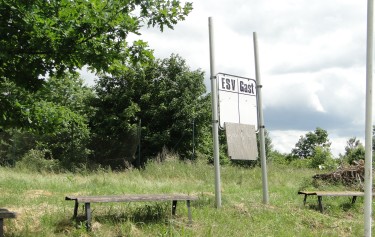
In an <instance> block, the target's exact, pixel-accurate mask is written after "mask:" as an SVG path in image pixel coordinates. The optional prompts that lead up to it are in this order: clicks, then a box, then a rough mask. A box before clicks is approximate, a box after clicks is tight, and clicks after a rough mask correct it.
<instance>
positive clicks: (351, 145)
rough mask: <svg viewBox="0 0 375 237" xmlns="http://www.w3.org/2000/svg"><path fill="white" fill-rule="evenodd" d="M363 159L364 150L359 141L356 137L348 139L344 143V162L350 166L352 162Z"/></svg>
mask: <svg viewBox="0 0 375 237" xmlns="http://www.w3.org/2000/svg"><path fill="white" fill-rule="evenodd" d="M364 159H365V148H364V146H363V145H362V143H361V141H360V140H358V139H357V138H356V137H352V138H350V139H349V140H348V141H347V142H346V146H345V155H344V160H346V161H347V162H348V163H349V164H352V163H353V161H357V160H364Z"/></svg>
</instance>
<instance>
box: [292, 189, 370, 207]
mask: <svg viewBox="0 0 375 237" xmlns="http://www.w3.org/2000/svg"><path fill="white" fill-rule="evenodd" d="M298 194H303V195H305V197H304V199H303V205H305V204H306V199H307V196H314V195H315V196H317V197H318V206H319V210H320V212H323V204H322V199H323V197H324V196H331V197H352V204H354V203H355V201H356V200H357V197H362V196H364V195H365V193H364V192H354V191H353V192H352V191H299V192H298ZM372 195H373V196H374V195H375V194H374V193H373V194H372Z"/></svg>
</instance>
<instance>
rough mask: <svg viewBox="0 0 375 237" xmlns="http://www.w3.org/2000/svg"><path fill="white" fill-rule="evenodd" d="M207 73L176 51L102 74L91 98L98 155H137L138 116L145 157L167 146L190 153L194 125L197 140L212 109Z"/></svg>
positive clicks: (100, 158) (121, 158)
mask: <svg viewBox="0 0 375 237" xmlns="http://www.w3.org/2000/svg"><path fill="white" fill-rule="evenodd" d="M203 79H204V78H203V72H201V71H199V70H196V71H191V70H190V69H189V67H188V66H187V65H186V62H185V61H184V60H183V59H182V58H181V57H179V56H176V55H172V56H171V57H170V58H167V59H163V60H154V61H150V62H149V64H148V65H147V66H144V67H140V66H138V65H135V66H133V67H132V68H129V69H127V70H124V71H118V72H117V74H116V75H112V76H102V77H100V80H99V82H98V85H97V87H96V94H97V97H98V98H97V99H96V100H94V101H93V104H94V106H95V107H96V109H97V112H96V114H95V116H94V118H93V120H92V129H93V131H94V135H95V140H94V147H95V148H96V151H97V152H96V153H95V159H96V160H98V161H101V162H104V161H105V159H108V157H111V159H116V160H118V161H119V162H120V164H121V162H122V164H123V163H124V162H123V161H124V160H127V161H128V162H132V161H134V152H135V148H136V143H137V137H136V129H137V126H138V124H139V123H140V122H141V126H142V131H141V134H142V144H141V146H142V156H143V157H151V156H155V155H157V154H158V153H159V152H160V151H161V150H162V148H163V147H164V146H166V148H168V149H170V150H174V151H176V152H178V153H179V154H180V155H182V156H183V157H186V158H189V157H191V155H192V154H191V151H192V149H193V144H192V135H193V131H192V130H193V126H194V133H195V134H194V136H195V139H196V140H195V144H199V143H200V140H201V139H202V138H204V136H205V135H204V133H205V132H206V131H207V129H206V128H205V126H208V125H205V124H206V122H207V119H209V115H210V114H209V112H208V111H209V100H208V99H207V97H206V96H204V93H205V86H204V83H203ZM193 122H194V124H193ZM207 124H208V123H207ZM204 139H205V138H204ZM113 163H114V162H113ZM120 164H119V163H117V165H120Z"/></svg>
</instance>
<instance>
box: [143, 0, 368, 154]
mask: <svg viewBox="0 0 375 237" xmlns="http://www.w3.org/2000/svg"><path fill="white" fill-rule="evenodd" d="M191 2H193V7H194V9H193V11H192V12H191V13H190V15H189V16H188V17H187V18H186V20H185V21H183V22H179V23H178V24H177V25H176V26H175V27H174V30H165V31H164V32H160V31H159V30H157V29H147V28H145V29H143V30H142V31H141V33H142V35H141V36H140V38H141V39H143V40H145V41H147V42H148V44H149V46H150V48H152V49H154V55H155V56H156V57H157V58H168V57H169V56H170V55H171V54H172V53H174V54H178V55H180V56H181V57H182V58H184V59H185V60H186V63H187V64H188V65H189V66H190V69H192V70H196V69H201V70H203V71H204V72H205V84H206V85H207V89H208V91H210V81H209V76H210V56H209V38H208V37H209V32H208V18H209V17H212V20H213V30H214V38H213V39H214V43H215V67H216V70H217V71H218V72H222V73H227V74H232V75H237V76H242V77H249V78H254V79H255V65H254V50H253V32H256V34H257V38H258V46H259V48H258V51H259V66H260V68H259V69H260V76H261V80H262V85H263V88H262V97H263V112H264V120H265V124H264V125H265V127H266V129H267V130H268V132H269V134H270V136H271V139H272V144H273V147H274V148H275V149H276V150H278V151H280V152H282V153H289V152H290V151H291V149H292V148H293V147H294V146H295V144H296V143H297V141H298V140H299V138H300V136H303V135H305V134H306V133H307V132H310V131H314V130H315V129H316V128H317V127H321V128H323V129H325V130H327V131H328V134H329V139H330V141H331V142H332V145H331V149H332V153H333V155H335V156H338V154H339V153H341V154H343V153H344V148H345V145H346V141H347V140H348V139H349V138H351V137H357V138H359V139H360V140H361V142H362V143H363V144H364V142H365V141H364V136H365V131H364V130H365V97H366V22H367V15H366V14H367V5H366V4H367V1H358V0H314V1H311V0H310V1H308V0H262V1H261V0H220V1H218V0H204V1H202V0H201V1H199V0H191Z"/></svg>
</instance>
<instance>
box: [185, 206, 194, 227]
mask: <svg viewBox="0 0 375 237" xmlns="http://www.w3.org/2000/svg"><path fill="white" fill-rule="evenodd" d="M186 206H187V209H188V217H189V224H190V225H191V224H192V223H193V221H192V218H191V209H190V200H186Z"/></svg>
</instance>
